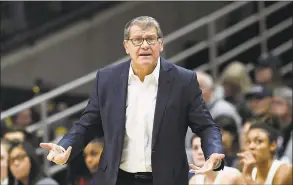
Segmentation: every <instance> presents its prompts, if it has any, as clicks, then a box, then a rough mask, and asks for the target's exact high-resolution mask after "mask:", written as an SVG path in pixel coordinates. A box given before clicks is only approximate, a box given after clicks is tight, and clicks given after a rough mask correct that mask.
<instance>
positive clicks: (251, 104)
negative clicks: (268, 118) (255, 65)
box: [245, 85, 273, 116]
mask: <svg viewBox="0 0 293 185" xmlns="http://www.w3.org/2000/svg"><path fill="white" fill-rule="evenodd" d="M272 95H273V92H272V91H271V90H270V89H268V88H265V87H264V86H260V85H256V86H253V87H252V88H251V89H250V90H249V91H248V92H247V93H246V94H245V99H246V101H247V105H248V108H249V109H250V110H251V112H252V114H253V115H256V116H259V115H265V114H268V113H269V111H270V106H271V103H272Z"/></svg>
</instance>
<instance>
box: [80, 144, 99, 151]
mask: <svg viewBox="0 0 293 185" xmlns="http://www.w3.org/2000/svg"><path fill="white" fill-rule="evenodd" d="M101 148H102V147H101V145H100V144H99V143H89V144H88V145H87V146H86V147H85V149H84V151H85V152H87V151H93V150H95V151H97V150H100V149H101Z"/></svg>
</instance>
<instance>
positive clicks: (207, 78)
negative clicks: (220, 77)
mask: <svg viewBox="0 0 293 185" xmlns="http://www.w3.org/2000/svg"><path fill="white" fill-rule="evenodd" d="M195 72H196V75H197V79H198V80H199V79H202V80H203V83H204V84H203V85H204V86H205V87H206V88H211V89H212V88H214V81H213V78H212V76H211V75H209V74H208V73H206V72H203V71H195Z"/></svg>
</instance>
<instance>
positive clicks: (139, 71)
mask: <svg viewBox="0 0 293 185" xmlns="http://www.w3.org/2000/svg"><path fill="white" fill-rule="evenodd" d="M156 66H157V63H154V65H149V66H140V65H137V64H135V63H134V62H132V63H131V67H132V70H133V73H134V74H135V75H136V76H138V78H139V79H140V80H141V81H142V82H143V81H144V78H145V77H146V76H147V75H149V74H151V73H152V72H153V71H154V69H155V68H156Z"/></svg>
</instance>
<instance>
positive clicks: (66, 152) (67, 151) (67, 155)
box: [65, 146, 72, 161]
mask: <svg viewBox="0 0 293 185" xmlns="http://www.w3.org/2000/svg"><path fill="white" fill-rule="evenodd" d="M71 150H72V147H71V146H70V147H68V148H67V150H66V151H65V159H66V161H67V160H68V158H69V156H70V154H71Z"/></svg>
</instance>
